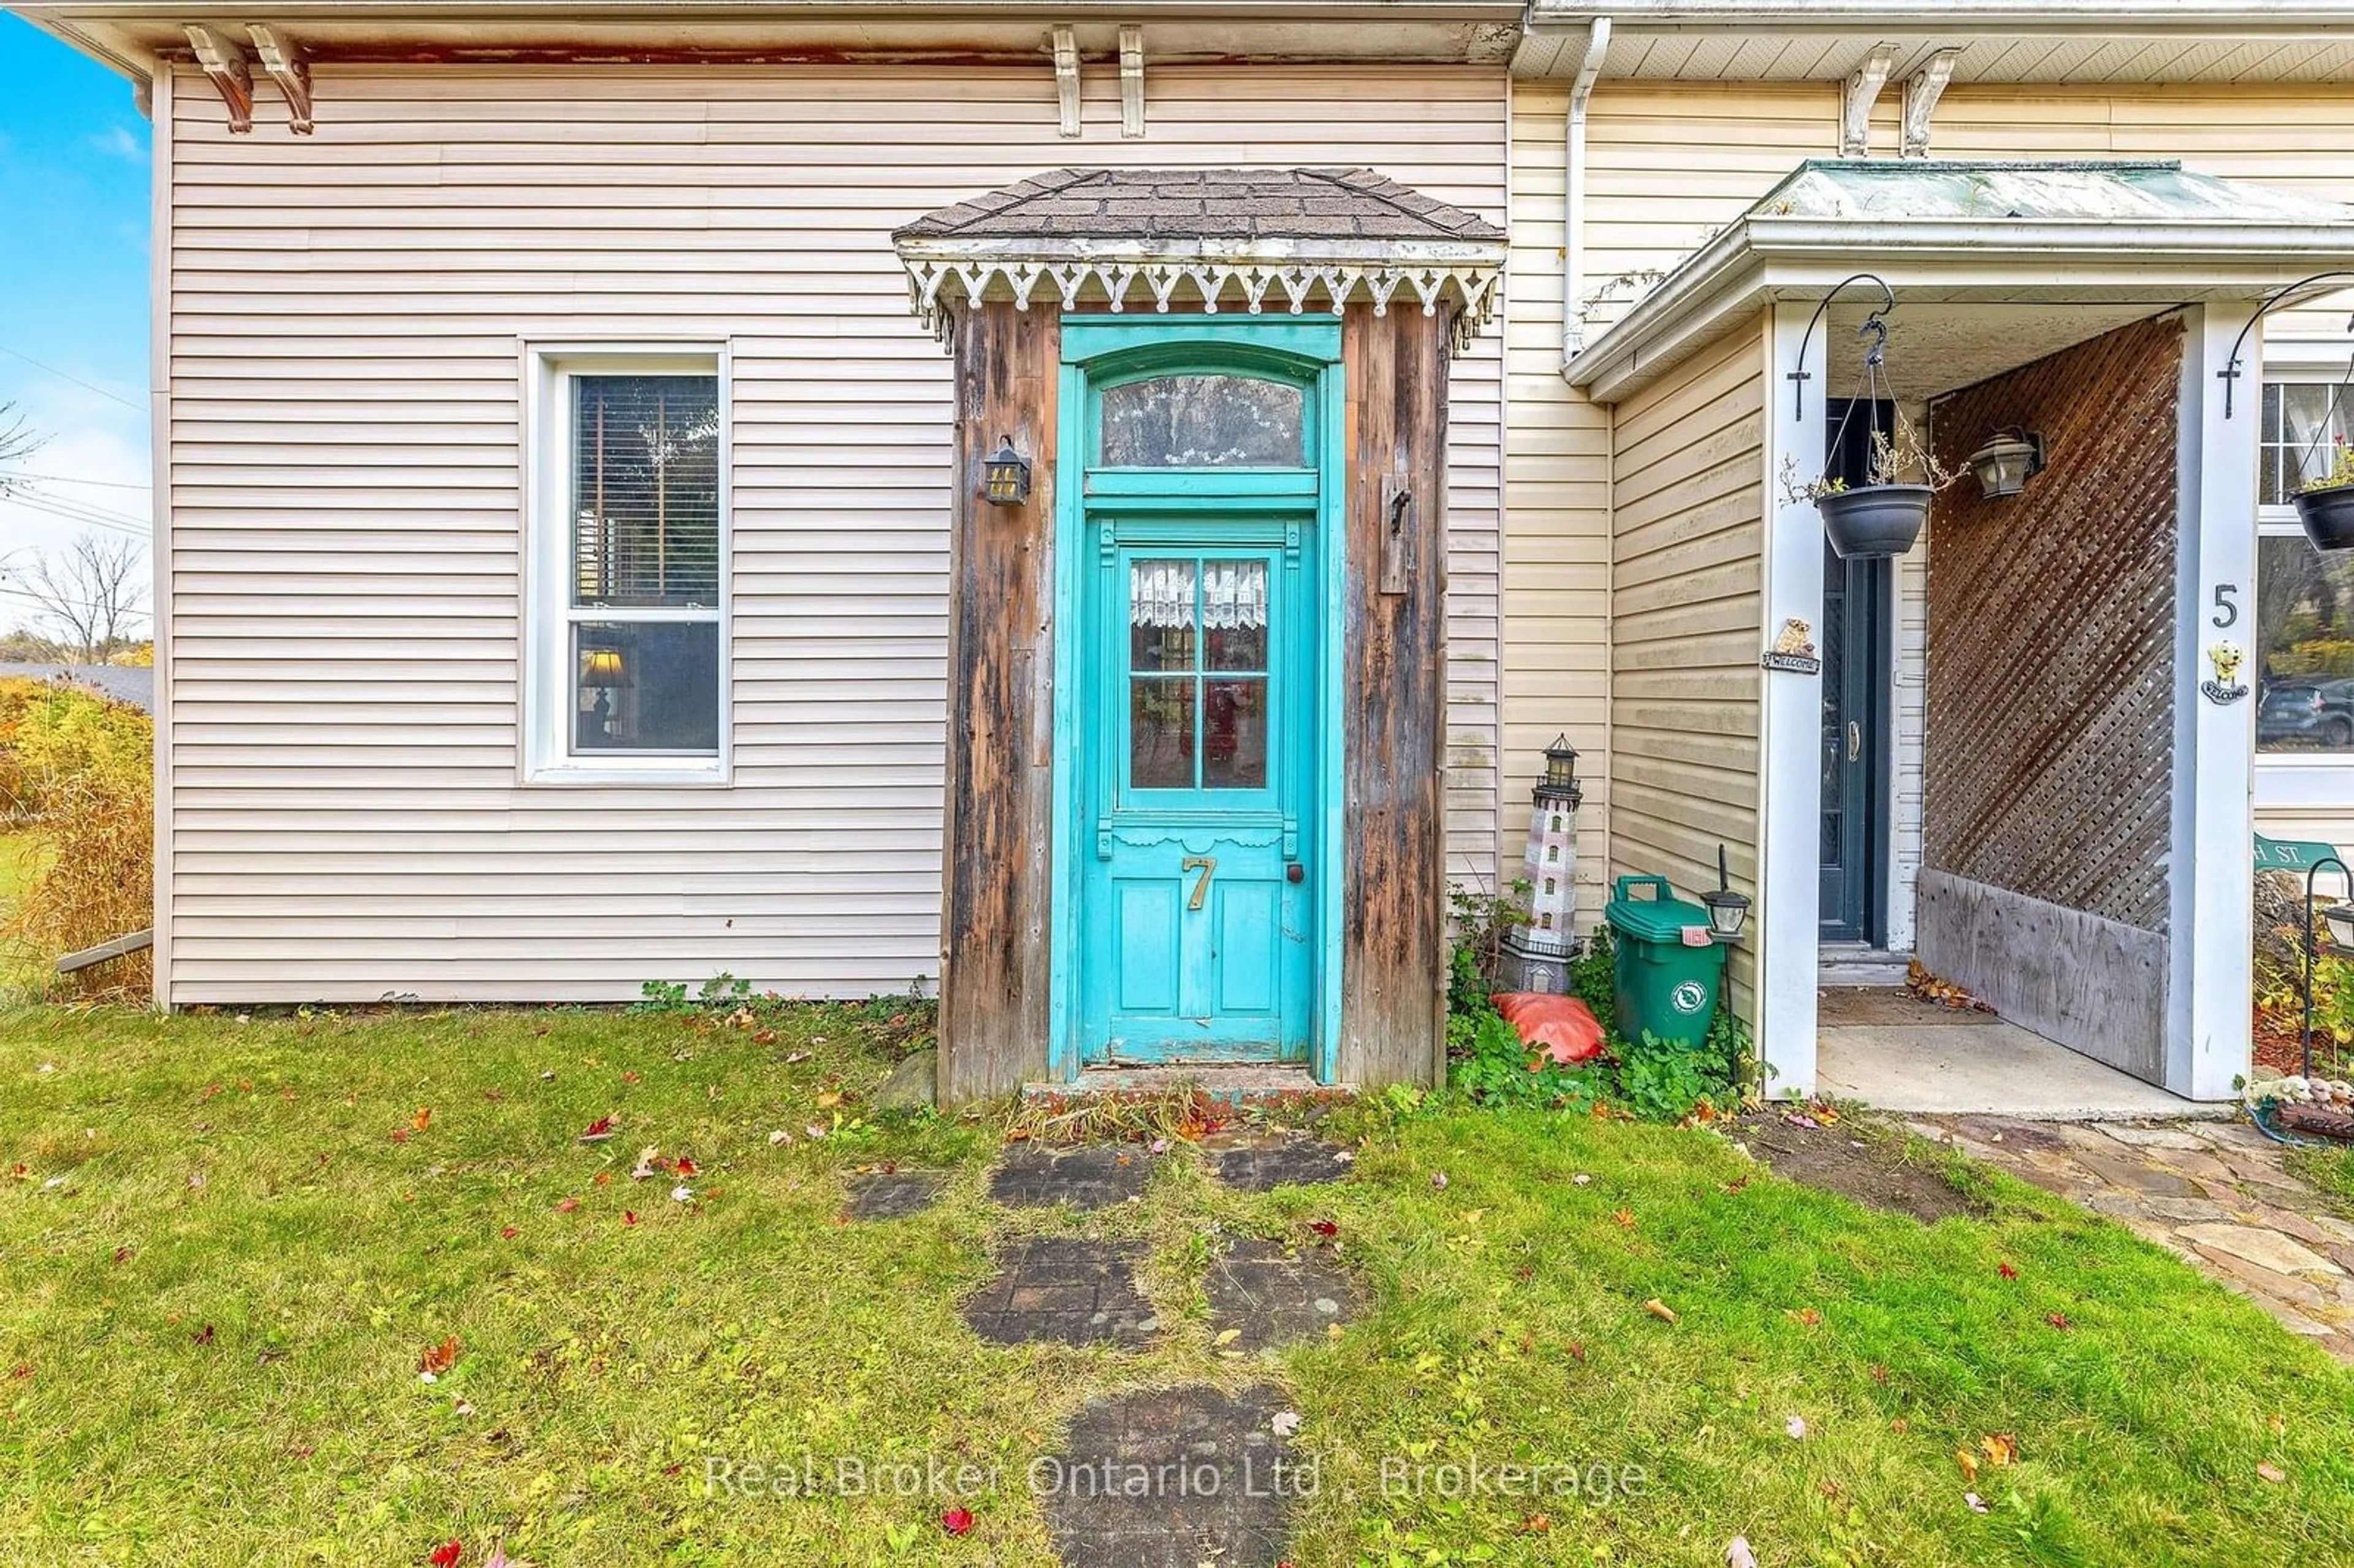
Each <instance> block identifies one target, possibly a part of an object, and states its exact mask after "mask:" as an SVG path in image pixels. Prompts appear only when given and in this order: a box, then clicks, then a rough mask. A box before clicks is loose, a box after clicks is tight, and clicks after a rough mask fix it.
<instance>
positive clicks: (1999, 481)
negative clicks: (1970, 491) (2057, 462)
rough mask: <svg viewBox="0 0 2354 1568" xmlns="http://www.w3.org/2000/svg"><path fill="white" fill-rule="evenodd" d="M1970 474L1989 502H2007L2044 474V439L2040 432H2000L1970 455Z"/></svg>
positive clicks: (1990, 437) (1989, 437)
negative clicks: (2038, 475)
mask: <svg viewBox="0 0 2354 1568" xmlns="http://www.w3.org/2000/svg"><path fill="white" fill-rule="evenodd" d="M1970 471H1971V472H1972V473H1974V474H1976V475H1978V488H1979V489H1980V490H1981V491H1983V492H1985V493H1986V498H1987V499H1988V501H2004V500H2008V499H2009V498H2010V497H2011V496H2014V495H2017V494H2018V493H2020V491H2022V490H2024V489H2026V488H2027V482H2028V481H2029V480H2031V479H2033V478H2034V477H2035V476H2036V475H2037V474H2039V473H2041V472H2042V471H2043V437H2042V434H2041V432H2040V431H2036V430H1997V431H1996V432H1995V433H1994V434H1993V435H1991V436H1988V438H1987V442H1986V445H1984V446H1982V447H1980V448H1979V449H1978V450H1976V451H1974V452H1972V453H1971V454H1970Z"/></svg>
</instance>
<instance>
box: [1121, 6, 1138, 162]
mask: <svg viewBox="0 0 2354 1568" xmlns="http://www.w3.org/2000/svg"><path fill="white" fill-rule="evenodd" d="M1119 133H1120V134H1121V135H1123V136H1141V135H1143V134H1144V29H1143V28H1141V27H1122V28H1121V29H1120V30H1119Z"/></svg>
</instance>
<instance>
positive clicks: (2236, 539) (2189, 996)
mask: <svg viewBox="0 0 2354 1568" xmlns="http://www.w3.org/2000/svg"><path fill="white" fill-rule="evenodd" d="M2254 312H2255V307H2254V306H2253V305H2251V304H2243V303H2231V304H2220V305H2209V306H2206V307H2204V308H2203V309H2193V310H2191V311H2190V313H2188V318H2187V320H2186V323H2185V327H2184V333H2183V353H2182V378H2183V388H2182V401H2181V423H2182V430H2181V448H2182V460H2181V505H2180V507H2179V517H2180V519H2181V543H2180V553H2179V557H2178V560H2179V565H2178V567H2177V568H2176V577H2175V639H2174V649H2175V670H2176V674H2175V694H2176V708H2175V719H2174V740H2175V748H2174V755H2175V759H2176V767H2175V777H2174V822H2173V828H2174V831H2173V835H2172V836H2173V842H2174V858H2173V861H2172V863H2171V865H2170V866H2169V869H2168V909H2169V925H2168V934H2169V938H2170V953H2169V960H2170V961H2169V963H2168V971H2169V972H2168V987H2167V1020H2166V1086H2167V1088H2168V1089H2169V1090H2171V1091H2172V1092H2173V1093H2175V1094H2178V1095H2181V1096H2184V1097H2188V1098H2190V1099H2194V1100H2220V1099H2228V1098H2230V1097H2231V1096H2232V1079H2233V1078H2234V1077H2236V1076H2239V1075H2243V1074H2245V1073H2246V1072H2247V1070H2248V1062H2249V1055H2250V1045H2251V1041H2250V1035H2249V991H2250V986H2251V984H2252V979H2253V977H2252V975H2251V969H2252V966H2253V959H2252V956H2251V948H2252V944H2253V939H2254V932H2253V925H2254V918H2255V916H2254V903H2255V886H2254V884H2255V870H2254V859H2253V832H2254V815H2253V806H2252V804H2251V801H2252V786H2253V777H2254V766H2255V717H2254V715H2255V706H2256V704H2255V698H2254V696H2253V687H2254V685H2255V682H2256V669H2255V657H2256V625H2255V615H2256V594H2255V587H2256V426H2257V421H2258V420H2259V418H2261V417H2262V408H2263V396H2262V391H2261V387H2262V376H2261V366H2262V365H2263V363H2264V354H2263V338H2264V330H2263V327H2262V326H2261V324H2260V325H2259V326H2258V327H2257V329H2256V330H2255V331H2254V332H2252V333H2250V334H2248V342H2247V344H2246V346H2245V347H2244V348H2243V350H2242V351H2241V363H2240V371H2241V376H2240V378H2239V380H2238V381H2237V382H2236V383H2232V382H2226V381H2224V380H2223V379H2221V377H2219V376H2217V375H2216V372H2217V371H2219V370H2221V369H2223V368H2224V366H2225V364H2226V362H2227V361H2228V360H2229V358H2230V356H2231V353H2232V339H2234V338H2235V337H2237V336H2238V335H2239V334H2240V331H2241V329H2242V328H2243V327H2245V326H2246V325H2247V324H2248V322H2249V319H2250V317H2251V316H2253V314H2254ZM2226 387H2233V388H2234V390H2233V391H2232V394H2231V397H2232V418H2229V419H2226V418H2224V417H2223V402H2224V396H2225V388H2226ZM2221 644H2229V645H2230V646H2231V647H2232V648H2233V649H2236V650H2237V651H2238V652H2239V653H2240V655H2241V659H2240V664H2239V669H2238V671H2237V673H2235V675H2234V676H2233V683H2234V684H2239V685H2243V686H2246V687H2248V688H2250V689H2251V694H2249V695H2246V696H2243V697H2241V698H2239V699H2237V700H2236V701H2232V702H2229V703H2219V702H2217V701H2215V700H2214V699H2213V698H2211V697H2210V696H2209V695H2208V694H2206V692H2205V691H2204V690H2202V689H2201V688H2202V683H2208V682H2211V681H2215V680H2216V679H2217V674H2216V670H2215V667H2214V665H2213V663H2212V662H2211V660H2210V658H2209V653H2210V651H2211V650H2212V649H2214V648H2216V647H2217V646H2218V645H2221Z"/></svg>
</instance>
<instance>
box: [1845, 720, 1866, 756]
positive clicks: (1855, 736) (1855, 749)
mask: <svg viewBox="0 0 2354 1568" xmlns="http://www.w3.org/2000/svg"><path fill="white" fill-rule="evenodd" d="M1862 755H1863V726H1861V725H1860V724H1858V723H1856V722H1855V720H1853V719H1850V720H1848V721H1847V759H1848V760H1849V761H1850V762H1853V761H1855V760H1857V759H1858V758H1861V757H1862Z"/></svg>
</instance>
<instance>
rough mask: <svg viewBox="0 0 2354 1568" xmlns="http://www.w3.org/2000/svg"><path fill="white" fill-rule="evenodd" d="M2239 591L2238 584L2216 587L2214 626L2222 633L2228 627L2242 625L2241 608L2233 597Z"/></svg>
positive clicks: (2218, 584)
mask: <svg viewBox="0 0 2354 1568" xmlns="http://www.w3.org/2000/svg"><path fill="white" fill-rule="evenodd" d="M2239 591H2240V585H2239V584H2237V583H2217V584H2216V585H2215V619H2214V621H2213V622H2212V624H2213V626H2214V628H2215V630H2218V631H2221V630H2224V629H2225V628H2227V627H2232V626H2237V625H2239V624H2240V607H2239V605H2238V604H2236V603H2235V602H2233V597H2232V596H2234V595H2235V594H2237V593H2238V592H2239Z"/></svg>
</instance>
